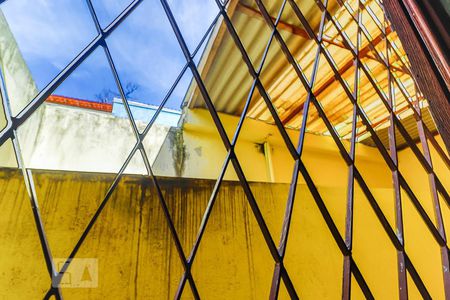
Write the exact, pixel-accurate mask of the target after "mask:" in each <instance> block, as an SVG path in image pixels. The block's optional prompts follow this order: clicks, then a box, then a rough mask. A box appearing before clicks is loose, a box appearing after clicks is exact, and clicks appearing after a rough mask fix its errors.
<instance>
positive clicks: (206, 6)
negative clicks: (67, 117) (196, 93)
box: [1, 0, 218, 109]
mask: <svg viewBox="0 0 450 300" xmlns="http://www.w3.org/2000/svg"><path fill="white" fill-rule="evenodd" d="M92 2H93V5H94V8H95V10H96V13H97V15H98V17H99V20H100V23H101V25H102V26H103V27H106V26H107V25H108V24H109V23H110V22H111V21H112V20H113V19H114V18H115V17H116V16H117V15H118V14H119V13H120V12H121V11H122V10H123V9H124V8H125V7H126V6H127V5H128V4H129V3H130V2H131V0H92ZM168 2H169V4H170V5H171V8H172V10H173V13H174V16H175V18H176V19H177V22H178V24H179V26H180V29H181V30H182V33H183V35H184V37H185V39H186V42H187V44H188V46H189V48H190V50H191V52H192V51H193V50H194V48H195V46H196V45H197V43H198V42H199V41H200V39H201V37H202V36H203V34H204V32H205V31H206V30H207V28H208V27H209V25H210V24H211V22H212V21H213V19H214V17H215V16H216V14H217V12H218V9H217V7H216V4H215V1H214V0H171V1H168ZM1 8H2V10H3V13H4V14H5V17H6V19H7V20H8V23H9V26H10V28H11V31H12V32H13V34H14V36H15V37H16V40H17V42H18V45H19V48H20V50H21V52H22V55H23V57H24V59H25V61H26V62H27V64H28V66H29V68H30V70H31V73H32V75H33V78H34V80H35V82H36V84H37V86H38V88H39V89H42V88H43V87H45V86H46V85H47V84H48V83H49V82H50V81H51V80H52V78H53V77H54V76H56V75H57V74H58V73H59V71H61V70H62V69H63V68H64V67H65V66H66V65H67V64H68V63H69V62H70V61H71V60H72V59H73V58H74V57H75V56H76V55H77V54H78V52H80V51H81V50H82V49H83V48H84V47H85V46H86V45H87V44H89V42H90V41H91V40H92V39H93V38H94V37H95V36H96V35H97V33H96V30H95V25H94V23H93V21H92V19H91V17H90V14H89V10H88V7H87V5H86V3H85V1H83V0H77V1H74V0H58V1H55V0H34V1H29V0H9V1H6V2H5V3H3V4H2V5H1ZM107 43H108V46H109V48H110V51H111V54H112V56H113V59H114V61H115V63H116V67H117V69H118V73H119V76H120V79H121V81H122V83H123V84H124V85H126V84H127V83H133V84H136V85H138V86H139V88H138V89H137V90H136V91H135V92H134V93H133V94H132V100H135V101H139V102H143V103H148V104H159V103H160V101H161V100H162V98H163V97H164V95H165V94H166V93H167V91H168V89H169V88H170V86H171V85H172V84H173V82H174V80H175V79H176V77H177V76H178V74H179V72H180V71H181V69H182V67H183V66H184V64H185V59H184V57H183V55H182V52H181V50H180V48H179V46H178V42H177V40H176V38H175V35H174V33H173V31H172V28H171V27H170V24H169V22H168V20H167V18H166V16H165V14H164V11H163V9H162V7H161V4H160V1H157V0H146V1H143V3H142V4H141V5H140V6H139V7H138V8H137V9H136V10H135V11H134V12H133V13H132V14H131V15H130V16H129V17H128V18H127V20H125V22H124V23H122V24H121V25H120V26H119V27H118V28H117V29H116V31H114V33H113V34H112V35H110V36H109V37H108V39H107ZM200 54H201V51H200V53H199V54H198V56H200ZM190 80H191V73H190V72H187V73H186V75H185V76H184V78H183V79H182V81H181V82H180V86H179V87H178V88H177V89H176V90H175V92H174V94H173V97H171V99H170V100H169V102H168V104H167V105H166V107H168V108H176V109H178V108H179V106H180V103H181V101H182V99H183V96H184V93H185V91H186V89H187V86H188V84H189V82H190ZM108 89H111V90H113V91H117V88H116V86H115V83H114V80H113V77H112V74H111V72H110V69H109V66H108V63H107V60H106V57H105V55H104V52H103V50H102V49H101V48H98V49H97V50H96V51H95V52H94V53H93V54H92V55H91V56H90V57H89V58H88V59H87V60H86V61H85V62H84V63H83V64H82V65H80V67H78V69H77V70H76V71H74V73H72V75H71V76H70V77H69V78H68V79H67V80H66V81H65V82H64V83H63V84H62V85H61V86H60V87H58V89H57V90H56V91H55V92H54V93H55V94H59V95H66V96H71V97H76V98H82V99H89V100H96V95H98V94H100V93H101V92H102V91H103V90H108Z"/></svg>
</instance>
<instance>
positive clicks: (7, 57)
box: [0, 10, 41, 166]
mask: <svg viewBox="0 0 450 300" xmlns="http://www.w3.org/2000/svg"><path fill="white" fill-rule="evenodd" d="M0 67H1V71H2V74H3V79H4V81H5V85H6V88H7V90H8V98H9V103H10V109H11V112H12V114H13V116H15V115H17V114H18V113H19V112H20V111H21V110H22V109H23V108H24V107H25V106H26V105H27V104H28V102H30V101H31V99H33V97H34V96H35V95H36V94H37V92H38V91H37V88H36V84H35V83H34V80H33V78H32V77H31V73H30V71H29V69H28V67H27V65H26V63H25V61H24V60H23V57H22V54H21V53H20V50H19V48H18V47H17V43H16V40H15V39H14V36H13V35H12V33H11V30H10V29H9V26H8V23H7V22H6V19H5V17H4V15H3V13H2V11H1V10H0ZM0 100H1V99H0ZM40 114H41V110H38V111H36V113H35V114H34V115H33V116H32V117H31V118H30V119H29V121H28V122H27V125H23V126H22V127H21V128H22V129H21V138H23V139H24V140H27V139H29V138H30V137H32V136H33V135H35V128H36V124H37V123H38V122H39V118H40V117H39V115H40ZM6 125H7V123H6V116H5V108H4V107H3V101H1V104H0V130H1V129H3V128H5V127H6ZM15 165H16V159H15V156H14V151H13V148H12V143H11V141H7V142H6V143H5V144H4V145H2V146H1V147H0V166H15Z"/></svg>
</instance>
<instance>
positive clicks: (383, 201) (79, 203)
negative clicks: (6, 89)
mask: <svg viewBox="0 0 450 300" xmlns="http://www.w3.org/2000/svg"><path fill="white" fill-rule="evenodd" d="M33 173H34V176H35V184H36V190H37V196H38V200H39V203H40V209H41V214H42V217H43V221H44V226H45V229H46V231H47V234H48V239H49V243H50V246H51V249H52V252H53V256H54V257H59V258H61V257H62V258H64V257H66V256H67V255H68V253H69V252H70V251H71V250H72V247H73V246H74V245H75V243H76V241H77V239H78V238H79V236H80V234H81V232H82V231H83V230H84V228H85V226H86V224H87V222H88V220H89V218H90V217H91V216H92V215H93V213H94V211H95V209H96V208H97V207H98V205H99V203H100V201H101V200H102V198H103V196H104V194H105V193H106V190H107V188H108V186H109V185H110V184H111V181H112V179H113V176H112V175H102V174H93V173H71V172H54V171H53V172H52V171H33ZM160 184H161V186H162V190H163V194H164V196H165V198H166V200H167V201H168V205H169V208H170V211H171V214H172V216H173V218H174V223H175V226H176V228H177V230H178V232H179V235H180V239H181V241H182V244H183V247H184V249H185V252H189V249H190V247H191V246H192V244H193V240H194V238H195V236H196V233H197V229H198V226H199V224H200V222H201V219H202V215H203V212H204V209H205V207H206V203H207V201H208V199H209V196H210V193H211V190H212V188H213V185H214V181H212V180H201V179H176V178H160ZM251 188H252V191H253V193H254V194H255V197H256V199H257V201H258V204H259V206H260V208H261V211H262V213H263V215H264V217H265V218H266V220H267V223H268V226H269V229H270V231H271V234H272V236H273V237H274V240H275V241H278V237H279V234H280V228H281V224H282V216H283V214H284V209H285V201H286V196H287V191H288V185H286V184H264V183H251ZM298 189H299V192H298V193H297V198H296V201H295V206H294V215H293V221H292V227H291V234H290V236H289V243H288V248H287V256H286V259H285V265H286V268H287V269H288V271H289V272H290V274H291V276H292V280H293V282H294V284H295V286H296V288H297V291H298V293H299V296H300V297H301V298H302V299H337V298H338V296H337V295H340V290H341V276H342V264H343V262H342V256H341V254H340V252H339V250H338V248H337V247H336V245H335V243H334V241H333V239H332V236H331V234H330V233H329V232H328V230H327V228H326V225H325V223H324V221H323V219H322V217H321V216H320V213H319V211H318V209H317V207H316V205H315V203H314V201H313V199H312V197H311V195H310V194H309V192H308V190H307V188H306V187H305V186H304V185H303V184H300V185H299V186H298ZM319 191H320V192H321V194H322V196H323V197H324V200H325V202H326V205H327V207H328V208H329V210H330V212H331V214H332V217H333V218H334V220H335V221H336V223H337V224H338V227H339V230H340V231H341V233H343V224H344V217H345V203H346V201H345V190H344V189H340V188H329V187H328V188H327V187H319ZM373 192H374V193H375V195H376V197H377V199H378V201H379V202H380V206H381V208H382V209H383V210H384V211H385V213H386V214H387V217H388V219H389V221H390V222H391V224H392V222H393V221H394V214H393V202H392V190H389V189H374V190H373ZM355 196H356V200H355V224H354V228H355V232H354V249H353V254H354V259H355V261H356V262H357V264H358V265H359V268H360V269H361V271H362V273H363V274H364V276H365V278H366V280H367V282H368V284H369V286H370V288H371V289H372V291H373V293H374V295H375V298H376V299H395V298H397V297H398V296H397V274H396V272H397V267H396V251H395V249H394V247H393V246H392V245H391V243H390V241H389V240H388V237H387V236H386V234H384V233H383V230H382V227H381V225H380V223H379V222H378V221H377V220H376V217H375V215H374V213H373V212H372V210H371V208H370V206H369V204H368V202H367V200H366V199H365V198H364V197H363V196H362V194H361V191H360V190H359V189H357V190H356V193H355ZM408 203H409V202H408V201H406V202H405V207H404V215H405V232H406V234H407V235H406V241H407V242H406V244H407V251H408V254H409V256H410V257H411V259H412V261H413V263H414V264H415V266H416V268H417V270H418V271H419V273H420V275H421V276H422V278H423V280H424V282H425V284H426V286H427V288H428V289H429V291H430V292H431V294H432V296H433V298H434V299H444V294H443V287H442V273H441V267H440V254H439V248H438V247H437V246H436V243H435V242H434V240H433V238H432V237H431V235H430V234H428V232H427V229H426V228H425V226H424V225H423V222H421V221H420V220H419V216H418V215H417V213H416V212H415V211H414V209H413V208H412V207H411V205H410V204H408ZM0 240H1V241H2V243H0V270H2V271H1V272H0V298H7V299H39V298H41V297H42V296H43V294H44V293H45V291H46V290H47V288H48V287H49V285H50V280H49V278H48V274H47V272H46V269H45V264H44V260H43V257H42V254H41V249H40V246H39V241H38V239H37V234H36V230H35V227H34V224H33V219H32V215H31V208H30V204H29V200H28V198H27V195H26V191H25V187H24V185H23V183H22V181H21V174H20V172H19V171H18V170H13V169H2V170H1V172H0ZM266 249H267V248H266V246H265V242H264V240H263V237H262V235H261V233H260V231H259V228H258V226H257V224H256V221H255V219H254V217H253V214H252V211H251V209H250V208H249V206H248V204H247V203H246V199H245V196H244V193H243V190H242V188H241V187H240V186H239V184H238V183H237V182H233V181H226V182H224V183H223V185H222V187H221V189H220V191H219V195H218V199H217V202H216V205H215V207H214V209H213V211H212V214H211V219H210V222H209V224H208V226H207V229H206V232H205V235H204V239H203V241H202V244H201V245H200V248H199V252H198V255H197V258H196V260H195V263H194V265H193V269H192V273H193V276H194V278H195V280H196V283H197V286H198V289H199V292H200V295H201V296H202V298H204V299H266V298H267V297H268V293H269V289H270V282H271V276H272V271H273V262H272V258H271V256H270V254H269V252H268V250H266ZM77 257H79V258H82V257H84V258H97V259H98V262H99V286H98V288H90V289H63V296H64V297H65V299H105V298H107V299H172V298H173V296H174V293H175V291H176V287H177V284H178V282H179V279H180V276H181V272H182V267H181V264H180V262H179V258H178V255H177V253H176V250H175V247H174V244H173V242H172V240H171V238H170V234H169V231H168V227H167V225H166V223H165V219H164V217H163V213H162V210H161V208H160V205H159V202H158V198H157V196H156V193H155V189H154V187H153V186H152V185H151V181H150V180H149V179H148V178H146V177H142V176H125V177H123V178H122V179H121V182H120V184H119V185H118V187H117V189H116V191H115V192H114V193H113V195H112V197H111V199H110V202H109V203H108V204H107V206H106V207H105V210H104V211H103V212H102V214H101V215H100V218H99V219H98V221H97V223H96V225H95V226H94V227H93V228H92V231H91V232H90V234H89V235H88V237H87V239H86V240H85V243H84V245H83V246H82V247H81V248H80V251H79V253H78V255H77ZM408 283H409V290H410V296H411V297H410V299H420V296H419V295H418V294H417V291H416V289H415V287H414V285H413V283H412V282H408ZM352 287H353V290H354V293H355V297H354V298H355V299H363V297H362V295H361V293H360V291H359V288H358V287H357V285H356V283H355V282H353V284H352ZM184 296H185V297H186V298H187V299H189V298H191V297H190V294H189V289H186V290H185V294H184ZM281 297H282V299H287V294H286V292H285V291H284V287H282V291H281Z"/></svg>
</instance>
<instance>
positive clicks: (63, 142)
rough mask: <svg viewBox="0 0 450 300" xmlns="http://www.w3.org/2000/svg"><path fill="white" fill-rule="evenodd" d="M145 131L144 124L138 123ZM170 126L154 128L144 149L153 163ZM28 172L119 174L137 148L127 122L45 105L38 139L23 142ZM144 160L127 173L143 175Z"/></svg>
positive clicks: (147, 138) (79, 110)
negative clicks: (58, 171)
mask: <svg viewBox="0 0 450 300" xmlns="http://www.w3.org/2000/svg"><path fill="white" fill-rule="evenodd" d="M137 125H138V128H139V129H140V130H143V129H144V127H145V125H146V124H144V123H143V122H138V123H137ZM169 128H170V127H169V126H167V125H161V124H154V125H153V126H152V128H151V130H150V131H149V133H148V135H147V137H146V139H145V140H144V146H145V149H146V152H147V155H148V158H149V160H150V163H152V162H153V161H154V159H155V157H156V155H157V154H158V151H159V148H160V146H161V144H162V143H163V142H164V139H165V138H166V135H167V132H168V131H169ZM22 144H23V146H22V148H23V149H25V150H28V151H27V152H29V155H28V156H26V157H25V162H26V165H27V167H29V168H39V169H53V170H71V171H89V172H111V173H116V172H118V171H119V169H120V167H121V166H122V164H123V163H124V161H125V159H126V158H127V156H128V155H129V153H130V152H131V149H132V148H133V147H134V145H135V144H136V138H135V136H134V134H133V131H132V129H131V126H130V122H129V120H128V119H124V118H118V117H115V116H113V115H111V114H109V113H103V112H98V111H90V110H86V109H84V110H83V109H77V108H72V107H68V106H62V105H52V104H46V105H45V106H44V107H43V111H42V116H41V119H40V123H39V126H38V129H37V131H36V135H35V136H33V137H32V138H31V139H29V140H24V141H23V143H22ZM141 162H142V160H137V159H133V160H132V161H131V162H130V164H129V167H128V169H127V172H128V173H136V174H144V173H146V170H145V167H144V166H143V165H142V164H141Z"/></svg>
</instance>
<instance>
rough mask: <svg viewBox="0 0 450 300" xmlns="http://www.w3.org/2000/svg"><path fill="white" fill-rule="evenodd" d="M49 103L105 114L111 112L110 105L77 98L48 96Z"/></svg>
mask: <svg viewBox="0 0 450 300" xmlns="http://www.w3.org/2000/svg"><path fill="white" fill-rule="evenodd" d="M46 101H47V102H50V103H57V104H62V105H67V106H75V107H79V108H86V109H93V110H99V111H105V112H112V104H110V103H100V102H95V101H90V100H82V99H77V98H71V97H66V96H59V95H50V96H49V97H48V98H47V100H46Z"/></svg>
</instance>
